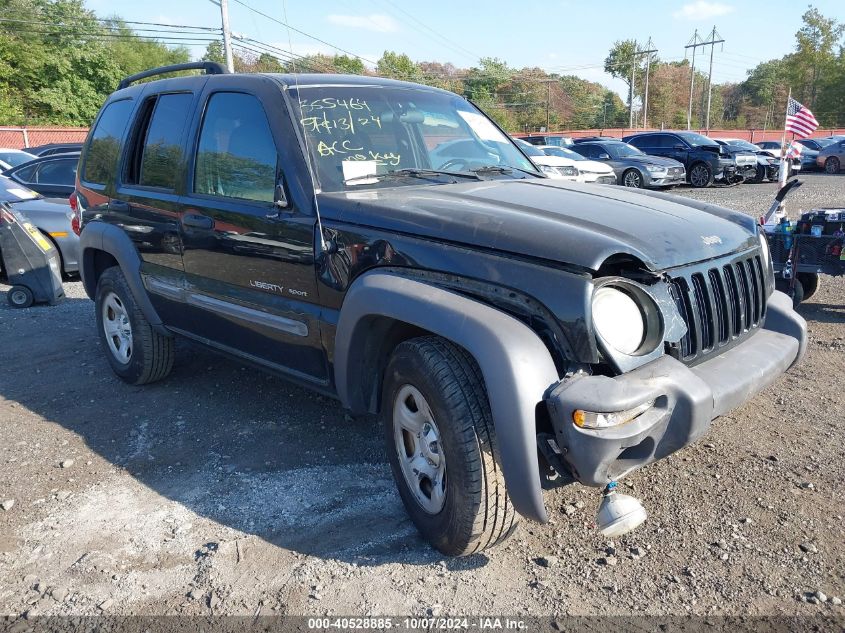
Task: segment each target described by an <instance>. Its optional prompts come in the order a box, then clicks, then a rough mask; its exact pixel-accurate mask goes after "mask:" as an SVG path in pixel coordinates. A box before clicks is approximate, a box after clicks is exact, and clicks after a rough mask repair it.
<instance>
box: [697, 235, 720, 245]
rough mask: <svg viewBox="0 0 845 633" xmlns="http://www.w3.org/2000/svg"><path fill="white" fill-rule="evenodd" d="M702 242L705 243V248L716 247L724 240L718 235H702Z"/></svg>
mask: <svg viewBox="0 0 845 633" xmlns="http://www.w3.org/2000/svg"><path fill="white" fill-rule="evenodd" d="M701 241H702V242H704V244H705V246H716V244H721V243H722V238H721V237H719V236H718V235H702V236H701Z"/></svg>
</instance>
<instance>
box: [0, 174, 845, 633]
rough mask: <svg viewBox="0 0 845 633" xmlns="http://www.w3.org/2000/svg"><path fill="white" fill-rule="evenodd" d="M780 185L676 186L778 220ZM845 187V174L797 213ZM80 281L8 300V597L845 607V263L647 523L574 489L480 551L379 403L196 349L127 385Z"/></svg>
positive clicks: (665, 488) (523, 609) (662, 484)
mask: <svg viewBox="0 0 845 633" xmlns="http://www.w3.org/2000/svg"><path fill="white" fill-rule="evenodd" d="M774 191H775V188H774V185H771V184H764V185H742V186H739V187H732V188H715V189H709V190H705V191H694V190H690V189H682V190H678V191H677V192H676V193H678V194H680V195H684V196H689V197H694V198H698V199H703V200H707V201H712V202H714V203H718V204H722V205H724V206H728V207H734V208H737V209H742V210H743V211H745V212H747V213H750V214H752V215H758V214H760V213H762V212H763V211H764V210H765V209H766V208H767V207H768V205H769V202H770V200H771V198H772V196H773V195H774ZM824 205H826V206H831V205H841V206H845V177H843V176H839V177H836V176H825V175H811V176H807V177H806V185H805V186H804V187H803V189H801V190H800V191H799V192H797V193H796V194H795V195H794V197H793V198H792V200H791V205H790V209H791V210H792V211H793V217H794V212H795V210H797V208H804V209H808V208H812V207H813V206H824ZM0 290H5V288H0ZM66 292H67V295H68V298H67V299H66V300H64V301H63V302H62V303H61V304H60V305H58V306H55V307H51V308H45V307H35V308H30V309H27V310H20V311H14V310H11V309H10V308H8V307H7V306H6V303H5V300H4V301H3V303H2V307H0V349H1V350H2V354H3V367H2V369H0V501H1V502H4V504H3V506H2V507H3V509H2V510H0V614H6V615H9V616H13V617H16V616H17V615H18V614H22V613H25V612H28V613H29V615H30V616H31V615H33V614H75V615H86V614H97V613H102V612H107V613H111V614H132V615H157V614H205V615H208V614H215V615H216V614H239V615H250V616H252V615H254V614H256V613H261V614H347V615H353V614H354V615H367V614H369V615H375V614H419V615H423V614H434V615H438V614H443V615H445V614H467V613H469V614H472V613H475V614H479V613H497V614H513V615H522V616H526V615H540V614H550V613H553V614H561V615H563V614H602V615H622V614H632V613H647V614H657V615H668V614H672V615H675V614H677V615H684V614H707V615H720V614H724V615H737V614H748V615H791V614H799V615H804V614H808V615H809V614H827V615H832V616H842V615H843V614H845V611H843V609H845V607H843V606H842V605H841V601H840V598H845V534H844V533H843V516H842V515H843V513H845V510H843V504H842V498H843V497H842V495H843V493H845V460H843V458H844V457H845V429H843V423H842V412H843V411H845V394H843V389H842V384H843V381H842V375H843V374H842V372H843V367H845V307H843V300H845V279H843V278H838V279H832V278H825V279H824V280H823V284H822V287H821V289H820V291H819V293H818V294H817V295H816V296H815V297H813V298H812V299H811V300H810V301H809V302H807V303H806V304H805V305H803V306H802V307H801V312H802V314H803V315H804V316H805V318H806V319H807V321H808V322H809V327H810V346H809V352H808V354H807V357H806V359H805V361H804V362H803V364H802V365H801V366H800V367H798V368H796V369H795V370H793V371H792V372H790V373H789V374H788V375H787V376H786V377H785V378H783V379H781V380H780V381H779V382H778V383H777V384H776V385H775V386H773V387H772V388H770V389H768V390H767V391H765V392H764V393H762V394H760V395H759V396H758V397H756V398H755V399H754V400H753V401H752V402H750V403H748V404H746V405H745V406H744V407H742V408H741V409H739V410H737V411H735V412H733V413H732V414H731V415H729V416H725V417H723V418H721V419H719V420H718V421H716V422H715V423H714V425H713V427H712V429H711V431H710V433H709V434H708V435H707V436H706V437H705V438H704V439H703V440H701V441H700V442H698V443H697V444H695V445H693V446H691V447H689V448H687V449H685V450H683V451H681V452H679V453H677V454H675V455H673V456H672V457H671V458H669V459H667V460H664V461H662V462H660V463H658V464H654V465H652V466H650V467H648V468H646V469H644V470H641V471H639V472H638V473H636V474H634V475H632V476H630V477H629V478H627V479H626V480H625V485H626V486H628V487H629V490H627V492H632V493H633V494H635V495H637V496H638V497H640V498H641V499H642V500H643V502H644V504H645V506H646V508H647V510H648V512H649V520H648V521H647V522H646V524H644V525H643V526H642V527H641V528H640V529H638V530H637V531H635V532H634V533H632V534H629V535H627V536H625V537H623V538H621V539H618V540H616V541H614V542H610V541H607V540H606V539H604V538H602V537H601V535H600V534H599V533H598V532H597V531H596V530H595V529H594V528H593V527H592V522H593V517H594V513H595V509H596V506H597V504H598V501H599V495H598V494H597V492H596V491H595V490H593V489H587V488H584V487H581V486H569V487H566V488H563V489H559V490H556V491H552V492H549V493H547V496H546V501H547V505H548V508H549V509H550V514H551V517H552V518H551V522H550V524H549V525H544V526H543V525H537V524H531V523H525V522H524V523H523V524H522V526H521V528H520V530H519V531H518V532H517V534H516V535H515V537H514V538H512V539H511V540H510V541H509V542H508V543H507V544H506V545H505V546H504V547H502V548H499V549H496V550H492V551H490V552H487V553H486V554H484V555H477V556H473V557H470V558H466V559H445V558H443V557H442V556H440V555H439V554H437V553H436V552H434V551H432V550H431V549H429V548H428V547H427V546H426V545H425V544H424V543H423V542H421V541H420V539H419V538H418V536H417V534H416V531H415V529H414V527H413V526H412V525H411V523H410V522H409V520H408V519H407V517H406V515H405V513H404V511H403V508H402V506H401V503H400V501H399V499H398V496H397V494H396V493H395V492H394V485H393V481H392V479H391V475H390V469H389V467H388V466H387V464H386V462H385V457H384V455H383V451H382V445H381V441H382V440H381V433H380V430H379V428H378V427H377V426H376V423H375V421H374V420H371V419H359V420H352V419H348V418H347V417H346V416H345V415H344V412H343V410H341V409H340V407H339V406H338V405H337V404H336V403H335V402H333V401H331V400H329V399H326V398H323V397H320V396H317V395H314V394H312V393H310V392H307V391H304V390H301V389H298V388H295V387H291V386H289V385H286V384H285V383H283V382H282V381H280V380H279V379H278V378H275V377H272V376H268V375H265V374H263V373H260V372H258V371H256V370H253V369H248V368H244V367H242V366H240V365H238V364H236V363H234V362H231V361H228V360H226V359H222V358H220V357H218V356H215V355H213V354H211V353H209V352H206V351H204V350H200V349H197V348H194V347H191V346H188V345H180V350H179V351H180V353H179V356H178V360H177V366H176V367H175V369H174V372H173V374H172V375H171V377H170V378H169V379H168V380H166V381H164V382H162V383H159V384H156V385H151V386H148V387H144V388H135V387H129V386H126V385H124V384H123V383H121V382H120V381H119V380H118V379H116V378H115V377H114V376H113V375H112V373H111V371H110V370H109V368H108V365H107V364H106V361H105V358H104V356H103V353H102V351H101V350H100V349H99V345H98V342H97V338H96V335H95V332H94V319H93V306H92V304H91V302H90V301H89V300H88V299H87V298H86V297H85V295H84V292H83V290H82V288H81V284H80V283H78V282H75V283H67V284H66ZM624 487H625V486H623V488H624ZM11 502H13V503H11ZM822 594H823V595H822ZM0 628H2V627H0Z"/></svg>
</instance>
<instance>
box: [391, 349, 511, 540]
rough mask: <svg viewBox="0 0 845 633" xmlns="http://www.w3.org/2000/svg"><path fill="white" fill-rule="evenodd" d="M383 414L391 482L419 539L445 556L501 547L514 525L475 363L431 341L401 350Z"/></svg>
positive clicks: (397, 351) (395, 359)
mask: <svg viewBox="0 0 845 633" xmlns="http://www.w3.org/2000/svg"><path fill="white" fill-rule="evenodd" d="M381 408H382V418H383V423H384V431H385V442H386V444H387V452H388V456H389V459H390V466H391V469H392V471H393V477H394V479H395V481H396V485H397V487H398V488H399V495H400V496H401V498H402V502H403V504H404V505H405V509H406V510H407V512H408V514H409V515H410V517H411V520H412V521H413V522H414V524H415V525H416V527H417V529H418V530H419V531H420V533H421V534H422V536H423V537H424V538H425V539H426V540H427V541H428V542H429V543H431V544H432V545H433V546H434V547H436V548H437V549H438V550H440V551H441V552H443V553H444V554H447V555H450V556H463V555H468V554H473V553H475V552H479V551H481V550H483V549H485V548H488V547H492V546H494V545H496V544H497V543H500V542H502V541H504V540H505V539H506V538H507V537H508V536H509V535H510V534H511V533H512V532H513V531H514V529H515V528H516V524H517V519H516V514H515V512H514V509H513V505H512V504H511V501H510V499H509V498H508V494H507V490H506V489H505V482H504V478H503V477H502V472H501V468H500V466H499V457H498V445H497V443H496V435H495V431H494V428H493V420H492V415H491V413H490V406H489V404H488V401H487V392H486V390H485V387H484V382H483V380H482V377H481V372H480V370H479V368H478V365H477V364H476V363H475V360H474V359H473V358H472V357H471V356H469V354H467V353H466V352H465V351H464V350H462V349H461V348H459V347H457V346H455V345H453V344H452V343H450V342H448V341H446V340H444V339H441V338H439V337H436V336H426V337H421V338H416V339H411V340H409V341H405V342H404V343H401V344H400V345H399V346H397V347H396V349H395V350H394V352H393V354H392V355H391V357H390V361H389V363H388V366H387V370H386V372H385V377H384V383H383V390H382V407H381Z"/></svg>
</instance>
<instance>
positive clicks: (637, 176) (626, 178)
mask: <svg viewBox="0 0 845 633" xmlns="http://www.w3.org/2000/svg"><path fill="white" fill-rule="evenodd" d="M622 184H623V185H625V186H626V187H633V188H635V189H642V187H643V176H642V174H641V173H640V172H638V171H637V170H636V169H629V170H628V171H626V172H625V173H624V174H622Z"/></svg>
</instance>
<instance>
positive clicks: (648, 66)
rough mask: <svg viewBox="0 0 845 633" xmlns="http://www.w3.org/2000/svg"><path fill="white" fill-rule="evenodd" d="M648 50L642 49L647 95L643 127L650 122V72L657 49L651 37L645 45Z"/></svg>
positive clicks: (644, 103)
mask: <svg viewBox="0 0 845 633" xmlns="http://www.w3.org/2000/svg"><path fill="white" fill-rule="evenodd" d="M645 48H646V50H644V51H641V52H642V53H644V54H645V55H646V56H647V57H646V64H645V95H644V96H643V129H645V128H646V127H647V123H648V72H649V70H651V54H652V53H656V52H657V49H656V48H652V47H651V37H649V38H648V44H646V45H645Z"/></svg>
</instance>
